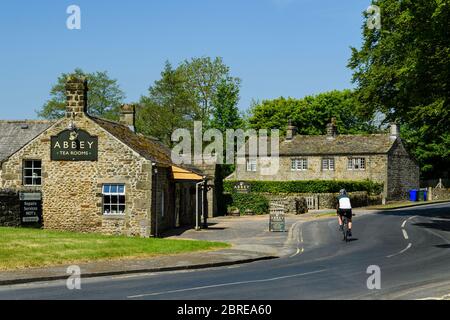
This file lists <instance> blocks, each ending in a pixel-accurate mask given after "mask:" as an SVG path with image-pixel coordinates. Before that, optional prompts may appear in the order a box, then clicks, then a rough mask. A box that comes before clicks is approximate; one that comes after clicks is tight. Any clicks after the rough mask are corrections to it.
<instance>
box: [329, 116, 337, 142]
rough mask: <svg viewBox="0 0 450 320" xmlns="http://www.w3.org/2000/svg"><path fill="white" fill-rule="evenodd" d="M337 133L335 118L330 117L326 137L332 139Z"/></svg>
mask: <svg viewBox="0 0 450 320" xmlns="http://www.w3.org/2000/svg"><path fill="white" fill-rule="evenodd" d="M337 135H338V131H337V126H336V118H334V117H333V118H331V122H330V123H329V124H327V138H328V139H334V138H336V136H337Z"/></svg>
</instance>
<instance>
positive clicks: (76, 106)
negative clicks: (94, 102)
mask: <svg viewBox="0 0 450 320" xmlns="http://www.w3.org/2000/svg"><path fill="white" fill-rule="evenodd" d="M87 93H88V85H87V80H86V78H84V77H78V76H74V75H71V76H69V77H68V78H67V81H66V117H67V118H72V117H82V116H84V115H86V114H87Z"/></svg>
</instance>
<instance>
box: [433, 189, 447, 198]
mask: <svg viewBox="0 0 450 320" xmlns="http://www.w3.org/2000/svg"><path fill="white" fill-rule="evenodd" d="M431 197H432V199H431V200H450V189H445V188H433V189H432V190H431Z"/></svg>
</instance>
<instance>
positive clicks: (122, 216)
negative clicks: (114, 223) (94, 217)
mask: <svg viewBox="0 0 450 320" xmlns="http://www.w3.org/2000/svg"><path fill="white" fill-rule="evenodd" d="M125 216H126V215H125V214H103V218H104V219H113V220H114V219H116V220H120V219H125Z"/></svg>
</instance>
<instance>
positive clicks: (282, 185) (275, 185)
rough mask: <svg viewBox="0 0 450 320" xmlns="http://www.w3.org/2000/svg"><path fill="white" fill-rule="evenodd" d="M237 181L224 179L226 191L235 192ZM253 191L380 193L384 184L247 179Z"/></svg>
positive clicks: (366, 181) (367, 181)
mask: <svg viewBox="0 0 450 320" xmlns="http://www.w3.org/2000/svg"><path fill="white" fill-rule="evenodd" d="M236 182H237V181H231V180H228V181H224V185H223V187H224V191H225V192H230V193H233V192H234V185H235V184H236ZM246 182H247V183H248V184H249V185H250V191H251V193H274V194H277V193H337V192H339V190H341V189H345V190H347V192H356V191H367V192H368V193H369V194H380V193H381V192H382V191H383V184H381V183H376V182H373V181H370V180H363V181H344V180H303V181H246Z"/></svg>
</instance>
